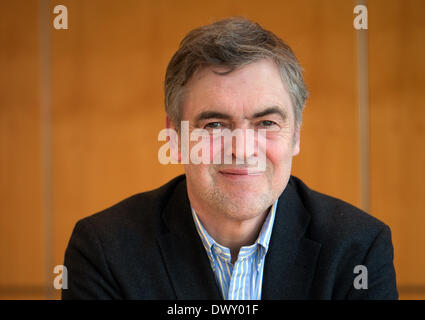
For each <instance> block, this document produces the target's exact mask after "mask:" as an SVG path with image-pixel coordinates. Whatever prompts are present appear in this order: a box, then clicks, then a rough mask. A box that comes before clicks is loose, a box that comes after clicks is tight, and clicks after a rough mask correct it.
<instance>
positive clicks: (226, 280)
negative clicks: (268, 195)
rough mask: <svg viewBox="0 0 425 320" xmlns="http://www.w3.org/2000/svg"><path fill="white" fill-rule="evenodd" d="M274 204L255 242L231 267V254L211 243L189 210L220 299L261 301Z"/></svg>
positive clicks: (199, 222) (209, 237)
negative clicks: (213, 275)
mask: <svg viewBox="0 0 425 320" xmlns="http://www.w3.org/2000/svg"><path fill="white" fill-rule="evenodd" d="M277 201H278V200H276V202H275V203H274V204H273V206H272V208H271V209H270V212H269V214H268V215H267V218H266V220H265V221H264V224H263V227H262V228H261V232H260V234H259V236H258V238H257V241H255V243H254V244H252V245H250V246H245V247H241V249H240V250H239V255H238V259H237V260H236V262H235V263H234V264H232V263H231V254H230V250H229V249H228V248H226V247H224V246H222V245H220V244H219V243H217V242H216V241H214V239H213V238H212V237H211V236H210V235H209V234H208V232H207V231H206V230H205V228H204V227H203V225H202V223H201V221H200V220H199V218H198V216H197V214H196V212H195V210H194V209H193V208H192V215H193V220H194V222H195V225H196V230H197V231H198V234H199V236H200V238H201V240H202V243H203V245H204V247H205V250H206V252H207V255H208V258H209V260H210V264H211V268H212V270H213V271H214V274H215V277H216V280H217V283H218V286H219V289H220V292H221V295H222V297H223V299H225V300H260V299H261V289H262V285H263V271H264V261H265V257H266V253H267V250H268V248H269V242H270V237H271V233H272V229H273V223H274V218H275V215H276V207H277Z"/></svg>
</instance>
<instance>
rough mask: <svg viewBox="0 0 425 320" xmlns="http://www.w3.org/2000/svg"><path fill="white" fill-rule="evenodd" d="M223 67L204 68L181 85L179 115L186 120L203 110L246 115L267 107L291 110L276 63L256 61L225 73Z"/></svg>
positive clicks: (289, 111) (289, 112)
mask: <svg viewBox="0 0 425 320" xmlns="http://www.w3.org/2000/svg"><path fill="white" fill-rule="evenodd" d="M226 71H228V70H227V69H226V68H223V67H212V66H208V67H204V68H202V69H201V70H199V71H198V72H196V73H195V74H194V75H193V77H192V78H191V79H190V81H189V82H188V84H187V85H186V87H185V93H184V98H183V101H182V102H183V103H182V106H183V117H184V118H186V119H188V118H189V119H190V118H191V117H194V116H196V114H198V113H200V112H204V111H206V110H214V111H222V112H226V113H228V114H234V115H235V116H243V115H245V116H248V115H249V113H255V112H260V111H261V110H262V109H264V108H266V107H269V106H279V107H281V108H282V109H284V110H285V111H286V113H288V114H291V113H292V104H291V100H290V97H289V94H288V91H287V89H286V87H285V85H284V83H283V81H282V78H281V76H280V72H279V70H278V68H277V66H276V65H275V64H274V63H273V62H272V61H270V60H260V61H256V62H253V63H250V64H248V65H245V66H243V67H240V68H238V69H236V70H234V71H232V72H230V73H227V74H225V75H220V74H218V73H223V72H226Z"/></svg>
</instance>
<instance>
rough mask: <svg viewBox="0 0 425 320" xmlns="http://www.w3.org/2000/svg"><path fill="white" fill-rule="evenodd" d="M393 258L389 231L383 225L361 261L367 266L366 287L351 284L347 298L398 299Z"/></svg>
mask: <svg viewBox="0 0 425 320" xmlns="http://www.w3.org/2000/svg"><path fill="white" fill-rule="evenodd" d="M393 258H394V249H393V245H392V241H391V231H390V228H389V227H388V226H384V228H383V229H382V230H381V232H380V233H379V234H378V236H377V237H376V238H375V240H374V241H373V243H372V245H371V246H370V248H369V250H368V252H367V254H366V256H365V259H364V262H363V265H364V266H365V267H366V268H367V289H356V288H354V286H351V290H350V291H349V293H348V295H347V299H356V300H361V299H372V300H389V299H398V292H397V286H396V274H395V270H394V264H393Z"/></svg>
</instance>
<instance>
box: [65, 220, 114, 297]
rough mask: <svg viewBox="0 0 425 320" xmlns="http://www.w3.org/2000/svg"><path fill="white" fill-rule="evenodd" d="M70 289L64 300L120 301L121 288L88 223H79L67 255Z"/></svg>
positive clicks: (94, 232) (93, 229)
mask: <svg viewBox="0 0 425 320" xmlns="http://www.w3.org/2000/svg"><path fill="white" fill-rule="evenodd" d="M64 266H65V267H66V268H67V271H68V288H67V289H62V299H63V300H71V299H72V300H75V299H120V298H121V296H120V294H119V290H118V286H117V285H116V283H115V280H114V279H113V276H112V273H111V271H110V270H109V267H108V263H107V261H106V258H105V255H104V250H103V248H102V243H101V241H100V239H99V237H98V236H97V234H96V231H95V228H94V226H93V225H92V223H91V222H90V220H89V219H87V218H86V219H83V220H80V221H79V222H78V223H77V224H76V226H75V228H74V230H73V232H72V235H71V239H70V240H69V243H68V247H67V249H66V251H65V262H64Z"/></svg>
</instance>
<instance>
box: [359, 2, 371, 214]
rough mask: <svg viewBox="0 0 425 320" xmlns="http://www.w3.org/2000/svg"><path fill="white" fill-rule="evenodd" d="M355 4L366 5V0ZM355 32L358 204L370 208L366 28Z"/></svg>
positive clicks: (367, 209)
mask: <svg viewBox="0 0 425 320" xmlns="http://www.w3.org/2000/svg"><path fill="white" fill-rule="evenodd" d="M356 4H362V5H365V6H367V1H366V0H357V1H356ZM356 34H357V87H358V89H357V90H358V91H357V94H358V97H357V99H358V110H359V111H358V115H359V148H360V149H359V156H360V159H359V160H360V206H361V209H363V210H364V211H367V212H369V210H370V152H369V151H370V149H369V148H370V132H369V78H368V77H369V66H368V30H367V29H366V30H356Z"/></svg>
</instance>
